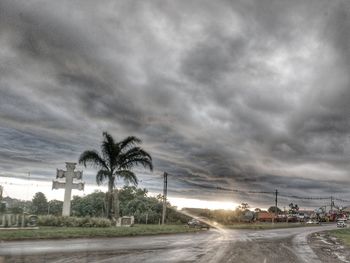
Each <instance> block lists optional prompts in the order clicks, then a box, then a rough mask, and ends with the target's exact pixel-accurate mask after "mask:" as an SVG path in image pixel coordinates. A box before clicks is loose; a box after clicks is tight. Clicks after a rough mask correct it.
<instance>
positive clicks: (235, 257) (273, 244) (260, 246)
mask: <svg viewBox="0 0 350 263" xmlns="http://www.w3.org/2000/svg"><path fill="white" fill-rule="evenodd" d="M291 248H292V243H291V240H290V238H288V239H273V240H271V239H268V240H254V241H245V242H237V243H234V244H232V249H231V250H230V251H227V254H226V257H225V259H224V260H223V262H242V263H243V262H249V263H251V262H261V263H268V262H279V263H291V262H299V260H298V259H297V257H296V255H295V254H294V253H293V251H292V249H291Z"/></svg>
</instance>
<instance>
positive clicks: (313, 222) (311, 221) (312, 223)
mask: <svg viewBox="0 0 350 263" xmlns="http://www.w3.org/2000/svg"><path fill="white" fill-rule="evenodd" d="M306 224H308V225H318V224H320V221H318V220H313V219H310V220H308V221H306Z"/></svg>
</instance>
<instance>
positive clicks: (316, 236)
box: [308, 231, 350, 263]
mask: <svg viewBox="0 0 350 263" xmlns="http://www.w3.org/2000/svg"><path fill="white" fill-rule="evenodd" d="M308 244H309V245H310V247H311V248H312V250H313V251H314V252H315V253H316V254H317V256H318V257H319V259H320V260H321V261H322V262H334V263H342V262H350V249H349V247H347V246H346V245H344V244H343V242H341V241H340V240H339V239H337V238H336V237H334V236H333V235H332V234H331V232H329V231H322V232H317V233H313V234H311V235H309V237H308Z"/></svg>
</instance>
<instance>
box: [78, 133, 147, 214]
mask: <svg viewBox="0 0 350 263" xmlns="http://www.w3.org/2000/svg"><path fill="white" fill-rule="evenodd" d="M141 143H142V141H141V140H140V139H139V138H137V137H134V136H129V137H126V138H125V139H124V140H122V141H120V142H115V140H114V139H113V137H112V136H111V135H110V134H109V133H107V132H104V133H103V141H102V145H101V154H100V153H98V151H96V150H88V151H85V152H83V153H82V154H81V155H80V158H79V163H80V164H83V165H84V166H85V167H86V165H87V164H88V165H90V166H92V167H94V168H97V169H99V171H98V172H97V175H96V182H97V184H98V185H100V184H102V183H103V182H105V181H106V180H107V181H108V192H107V195H106V199H107V209H106V210H107V217H108V218H110V219H112V218H113V213H114V217H115V218H118V217H119V202H118V191H117V189H115V188H116V187H115V186H116V180H117V178H120V179H123V180H124V182H127V183H131V184H133V185H137V184H138V180H137V176H136V175H135V174H134V173H133V172H132V171H131V170H132V168H134V167H135V166H139V165H141V166H143V167H144V168H149V169H150V171H153V164H152V157H151V155H150V154H149V153H147V152H146V151H145V150H143V149H142V148H141V147H139V146H138V145H140V144H141ZM114 189H115V190H114ZM113 190H114V191H113ZM113 199H114V201H113Z"/></svg>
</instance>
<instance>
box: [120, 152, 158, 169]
mask: <svg viewBox="0 0 350 263" xmlns="http://www.w3.org/2000/svg"><path fill="white" fill-rule="evenodd" d="M137 165H142V166H143V167H145V168H149V169H150V170H151V171H152V170H153V164H152V157H151V155H150V154H149V153H148V152H146V151H145V150H143V149H142V148H141V147H133V148H131V149H129V150H128V151H127V152H125V153H122V154H120V157H119V167H120V168H121V169H130V168H132V167H134V166H137Z"/></svg>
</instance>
